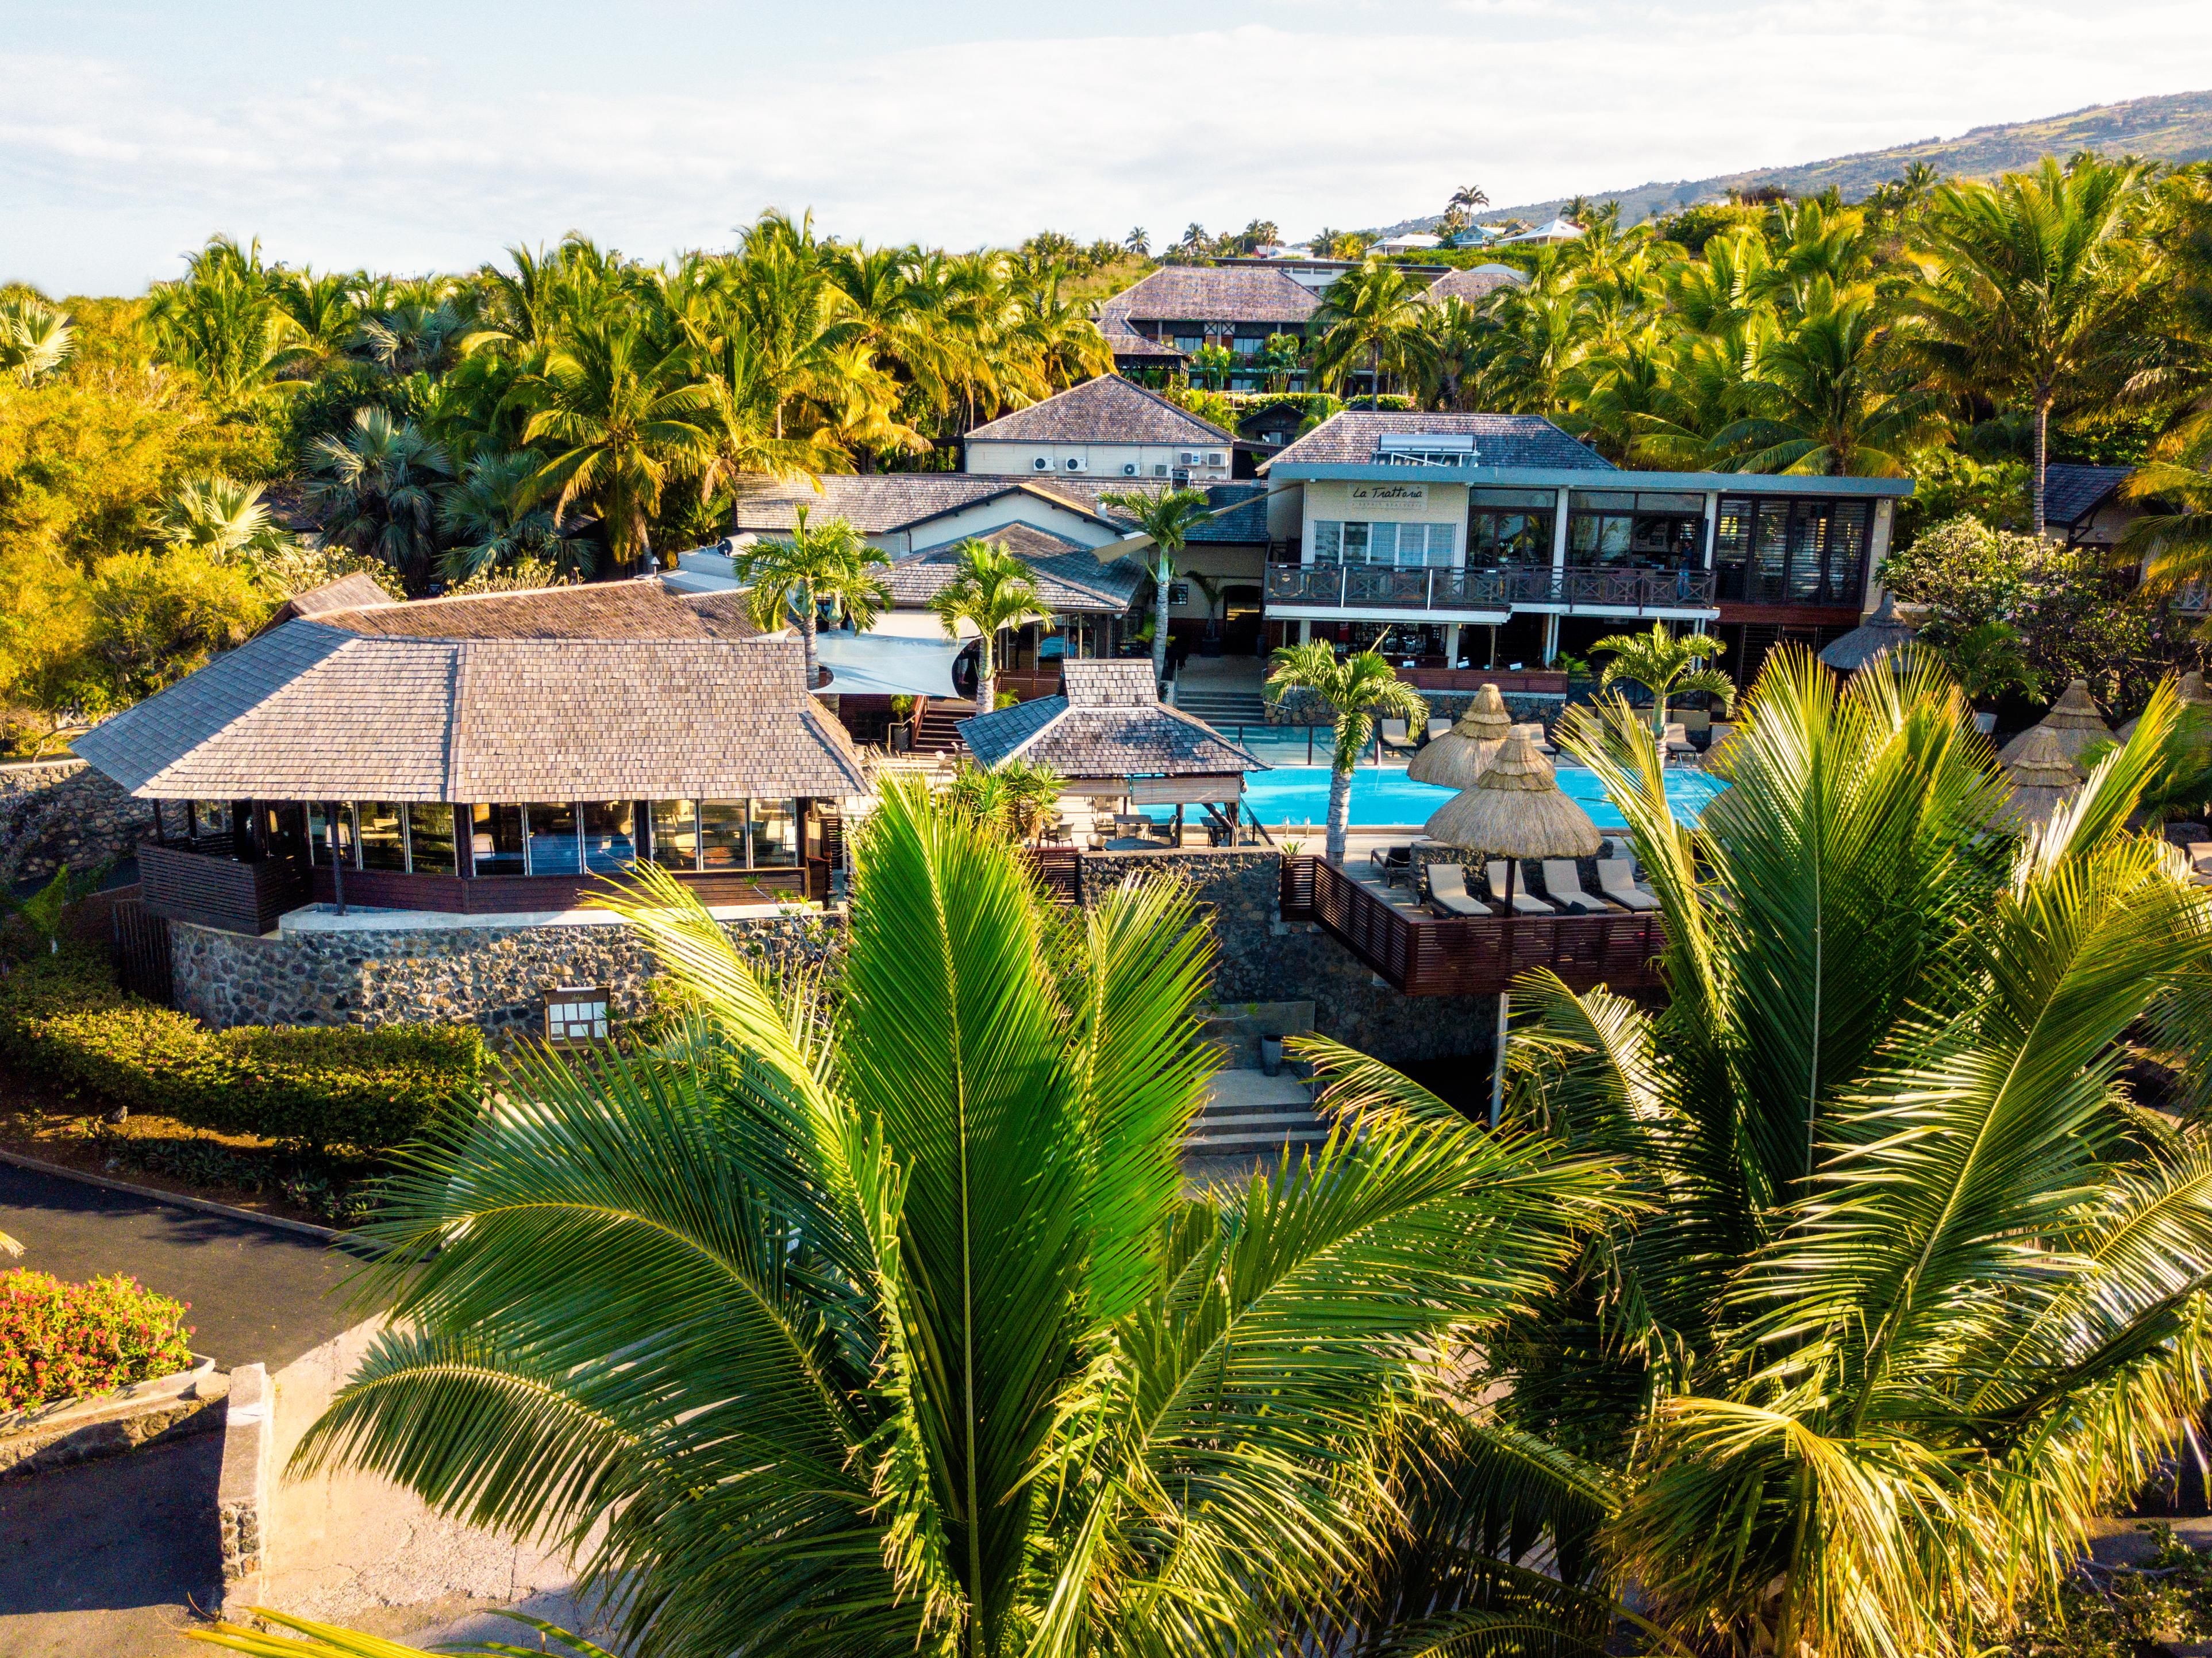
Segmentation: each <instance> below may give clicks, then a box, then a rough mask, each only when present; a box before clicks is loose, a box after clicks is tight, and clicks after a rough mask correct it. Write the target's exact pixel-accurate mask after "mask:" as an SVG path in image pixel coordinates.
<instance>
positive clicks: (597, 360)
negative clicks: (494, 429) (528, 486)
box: [523, 322, 714, 565]
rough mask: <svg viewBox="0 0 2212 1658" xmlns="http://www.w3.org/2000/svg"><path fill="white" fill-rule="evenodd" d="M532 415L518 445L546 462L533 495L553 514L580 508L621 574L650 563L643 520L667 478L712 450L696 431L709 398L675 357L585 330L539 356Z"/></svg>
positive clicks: (627, 336)
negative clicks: (540, 450) (545, 447)
mask: <svg viewBox="0 0 2212 1658" xmlns="http://www.w3.org/2000/svg"><path fill="white" fill-rule="evenodd" d="M531 394H532V396H533V398H535V399H536V400H537V401H538V404H539V407H538V412H537V413H535V414H533V415H532V416H531V417H530V423H529V424H528V425H527V426H526V427H525V428H523V437H524V440H525V441H526V442H529V443H533V444H536V443H547V444H550V445H551V446H553V448H554V450H555V452H554V454H553V455H552V457H551V459H549V460H547V461H546V462H545V464H544V466H543V467H542V468H541V469H540V470H539V472H538V483H537V485H536V489H535V492H536V494H537V495H538V497H539V498H541V499H542V498H543V497H544V496H545V495H552V496H553V497H554V498H555V504H554V512H555V513H556V516H562V517H565V516H566V515H567V513H568V508H569V507H570V506H571V505H572V504H573V503H574V502H576V501H589V502H590V503H591V504H592V507H594V508H595V509H596V510H597V512H598V513H599V519H600V522H601V523H602V524H604V525H605V527H606V537H607V545H608V547H609V549H610V550H611V551H612V552H613V554H614V556H615V559H616V561H617V563H620V564H624V565H628V564H631V563H634V562H637V561H640V560H642V559H645V558H647V557H649V556H651V554H652V551H653V546H652V537H651V535H650V533H649V530H648V525H647V520H648V519H650V518H651V516H652V515H653V513H655V512H657V511H659V507H660V494H661V490H662V489H663V488H664V487H665V485H666V483H667V482H668V480H669V478H670V477H671V476H673V475H677V474H679V473H684V472H696V471H701V470H702V469H703V468H705V467H706V466H707V465H708V463H709V460H710V458H711V456H712V454H713V452H714V440H713V438H712V437H711V436H710V435H709V434H708V429H707V427H706V426H705V424H704V423H703V421H702V416H704V415H705V413H706V411H707V410H708V406H709V404H710V401H711V399H710V398H709V396H708V393H707V392H705V391H703V390H702V388H701V387H700V386H699V385H698V383H697V382H696V380H692V379H690V376H689V375H688V374H687V373H686V371H685V365H684V360H683V354H682V351H681V349H680V348H678V347H675V346H669V347H665V348H660V347H656V346H654V345H653V343H650V342H648V341H647V340H646V339H645V338H644V337H643V336H642V335H641V333H640V332H638V331H636V330H635V329H633V328H630V327H627V326H623V325H621V324H619V323H617V324H607V323H600V322H592V323H587V324H585V325H581V326H580V327H578V328H577V329H575V330H574V331H573V332H572V333H570V334H569V335H568V337H566V338H564V339H563V340H562V342H561V343H559V344H557V345H556V346H555V347H554V348H553V349H552V350H551V351H550V353H549V354H548V355H547V357H546V361H545V367H544V371H543V372H542V373H541V374H538V375H536V376H534V377H533V378H532V382H531Z"/></svg>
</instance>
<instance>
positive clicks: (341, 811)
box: [307, 800, 354, 869]
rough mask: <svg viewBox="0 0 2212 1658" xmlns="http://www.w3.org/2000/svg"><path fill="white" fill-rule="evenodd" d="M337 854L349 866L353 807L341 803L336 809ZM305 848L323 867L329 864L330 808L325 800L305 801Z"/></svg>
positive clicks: (351, 849) (350, 863) (350, 862)
mask: <svg viewBox="0 0 2212 1658" xmlns="http://www.w3.org/2000/svg"><path fill="white" fill-rule="evenodd" d="M337 830H338V855H339V856H340V857H342V858H343V859H345V861H346V864H347V865H348V866H349V867H350V866H351V865H352V864H353V861H354V856H353V808H352V807H351V806H349V805H341V806H340V807H339V808H338V809H337ZM307 850H308V853H309V855H310V856H311V857H313V859H314V860H315V862H316V863H318V864H319V865H321V866H322V867H323V868H325V869H328V868H329V867H330V866H331V809H330V805H329V804H328V803H327V802H325V801H321V800H311V801H309V802H308V803H307Z"/></svg>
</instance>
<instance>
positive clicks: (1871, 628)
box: [1820, 588, 1916, 673]
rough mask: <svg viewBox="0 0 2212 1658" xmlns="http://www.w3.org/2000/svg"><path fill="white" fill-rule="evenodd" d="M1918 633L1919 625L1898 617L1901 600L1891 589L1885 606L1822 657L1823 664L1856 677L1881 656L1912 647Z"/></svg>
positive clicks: (1885, 592)
mask: <svg viewBox="0 0 2212 1658" xmlns="http://www.w3.org/2000/svg"><path fill="white" fill-rule="evenodd" d="M1915 631H1916V627H1915V624H1914V623H1911V622H1908V621H1906V620H1905V618H1904V617H1903V616H1899V615H1898V613H1897V600H1896V598H1894V597H1893V596H1892V595H1891V593H1890V592H1888V590H1887V589H1886V588H1885V589H1884V590H1883V592H1882V595H1881V607H1880V608H1879V609H1877V610H1875V613H1874V614H1873V615H1872V616H1869V617H1868V618H1867V619H1866V620H1865V621H1863V622H1862V623H1859V625H1858V626H1857V627H1856V628H1854V629H1851V630H1850V632H1849V633H1847V634H1845V635H1844V636H1843V637H1842V638H1841V639H1838V640H1836V641H1832V643H1831V644H1829V645H1828V647H1826V649H1824V650H1823V651H1822V652H1821V653H1820V660H1821V661H1822V662H1824V663H1826V665H1828V666H1829V667H1831V668H1833V669H1834V670H1835V671H1837V672H1838V673H1856V672H1857V671H1858V670H1859V669H1861V668H1863V667H1864V666H1866V665H1867V664H1868V663H1869V662H1871V661H1873V660H1874V659H1875V658H1876V657H1877V656H1879V655H1881V653H1883V652H1884V651H1894V650H1896V649H1897V648H1899V647H1900V646H1903V645H1906V644H1910V643H1911V640H1912V635H1913V634H1914V632H1915Z"/></svg>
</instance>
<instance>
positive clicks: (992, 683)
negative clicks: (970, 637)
mask: <svg viewBox="0 0 2212 1658" xmlns="http://www.w3.org/2000/svg"><path fill="white" fill-rule="evenodd" d="M994 642H995V641H994V640H993V639H992V637H991V635H988V634H985V635H982V636H981V638H980V639H979V640H978V641H977V643H978V644H979V645H980V646H981V650H979V651H978V652H977V653H976V656H975V712H976V713H977V714H988V713H990V712H991V707H992V704H994V702H996V701H998V700H999V699H998V696H997V695H996V692H997V690H998V683H999V665H998V662H997V660H996V659H995V658H994V653H993V652H992V649H991V647H992V645H993V644H994Z"/></svg>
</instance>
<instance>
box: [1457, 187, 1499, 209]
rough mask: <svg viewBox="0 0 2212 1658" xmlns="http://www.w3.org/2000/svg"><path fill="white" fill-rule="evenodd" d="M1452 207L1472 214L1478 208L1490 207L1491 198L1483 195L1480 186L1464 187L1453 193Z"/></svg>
mask: <svg viewBox="0 0 2212 1658" xmlns="http://www.w3.org/2000/svg"><path fill="white" fill-rule="evenodd" d="M1451 205H1452V206H1454V207H1455V208H1457V209H1459V210H1460V211H1461V212H1462V213H1467V214H1472V213H1473V212H1474V210H1475V209H1477V208H1478V207H1488V206H1489V205H1490V197H1488V196H1486V195H1485V194H1484V193H1483V190H1482V186H1481V185H1461V186H1460V187H1459V188H1458V189H1457V190H1455V191H1452V193H1451Z"/></svg>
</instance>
